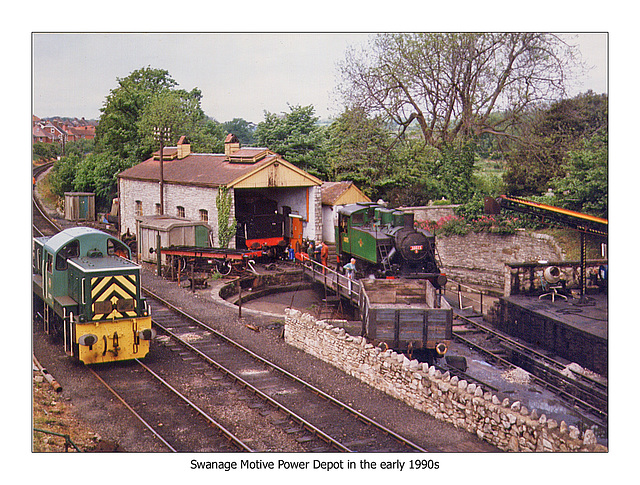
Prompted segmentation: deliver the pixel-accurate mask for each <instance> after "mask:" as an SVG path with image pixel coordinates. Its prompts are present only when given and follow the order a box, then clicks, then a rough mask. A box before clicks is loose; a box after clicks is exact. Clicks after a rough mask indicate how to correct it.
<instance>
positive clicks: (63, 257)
mask: <svg viewBox="0 0 640 485" xmlns="http://www.w3.org/2000/svg"><path fill="white" fill-rule="evenodd" d="M79 255H80V242H78V241H71V242H70V243H69V244H67V245H66V246H65V247H63V248H62V249H61V250H60V251H59V252H58V254H57V255H56V269H57V270H58V271H64V270H66V269H67V259H69V258H77V257H78V256H79Z"/></svg>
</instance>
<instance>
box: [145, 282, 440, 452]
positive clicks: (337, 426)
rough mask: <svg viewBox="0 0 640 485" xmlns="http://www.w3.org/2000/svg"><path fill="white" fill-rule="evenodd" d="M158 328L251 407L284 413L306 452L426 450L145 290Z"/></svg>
mask: <svg viewBox="0 0 640 485" xmlns="http://www.w3.org/2000/svg"><path fill="white" fill-rule="evenodd" d="M147 293H148V295H149V298H148V300H149V302H150V304H151V305H152V307H153V309H154V311H153V322H154V325H155V326H156V328H157V329H159V330H161V331H162V332H165V333H166V334H167V335H168V336H170V337H171V338H172V339H174V340H175V341H176V342H177V343H179V345H180V348H181V349H186V350H188V352H189V355H187V354H185V355H184V358H193V355H197V356H198V358H200V359H203V360H204V361H206V362H207V363H208V364H209V365H211V366H213V368H214V369H215V370H216V371H217V372H220V373H222V374H223V375H224V376H225V378H226V379H228V380H230V381H232V382H233V383H234V384H236V385H238V386H240V387H242V388H243V389H244V390H245V391H246V392H248V393H249V394H250V395H251V396H252V402H253V404H252V405H253V406H255V407H258V408H263V409H264V412H265V413H271V412H277V413H279V414H281V415H284V416H285V417H286V420H288V421H289V422H290V423H292V424H293V427H290V428H289V431H290V432H294V433H300V437H299V438H297V440H298V441H299V442H300V443H301V444H302V445H303V446H304V447H305V449H306V450H307V451H318V452H327V451H346V452H350V451H357V452H407V451H414V452H416V451H417V452H426V451H427V450H425V449H424V448H422V447H420V446H419V445H417V444H415V443H413V442H411V441H410V440H408V439H406V438H404V437H402V436H400V435H398V434H396V433H394V432H393V431H392V430H390V429H388V428H386V427H385V426H383V425H382V424H380V423H377V422H376V421H374V420H372V419H370V418H368V417H367V416H365V415H363V414H362V413H360V412H358V411H357V410H355V409H353V408H351V407H350V406H349V405H348V404H346V403H343V402H340V401H338V400H336V399H334V398H333V397H331V396H329V395H328V394H326V393H324V392H323V391H321V390H320V389H318V388H316V387H314V386H313V385H311V384H309V383H307V382H305V381H303V380H301V379H299V378H298V377H296V376H294V375H292V374H290V373H289V372H287V371H286V370H285V369H282V368H281V367H279V366H277V365H276V364H274V363H272V362H269V361H267V360H266V359H264V358H262V357H260V356H259V355H257V354H255V353H254V352H252V351H251V350H249V349H247V348H245V347H243V346H242V345H240V344H238V343H237V342H234V341H232V340H231V339H229V338H227V337H225V336H224V335H222V334H220V333H219V332H217V331H216V330H214V329H212V328H211V327H209V326H208V325H206V324H205V323H203V322H201V321H199V320H197V319H195V318H193V317H191V316H189V315H188V314H186V313H185V312H183V311H182V310H179V309H177V308H176V307H174V306H173V305H171V304H170V303H168V302H166V301H164V300H163V299H162V298H160V297H159V296H158V295H154V294H152V293H151V292H147Z"/></svg>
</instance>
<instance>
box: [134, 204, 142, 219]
mask: <svg viewBox="0 0 640 485" xmlns="http://www.w3.org/2000/svg"><path fill="white" fill-rule="evenodd" d="M135 214H136V215H137V216H141V215H142V201H141V200H136V211H135Z"/></svg>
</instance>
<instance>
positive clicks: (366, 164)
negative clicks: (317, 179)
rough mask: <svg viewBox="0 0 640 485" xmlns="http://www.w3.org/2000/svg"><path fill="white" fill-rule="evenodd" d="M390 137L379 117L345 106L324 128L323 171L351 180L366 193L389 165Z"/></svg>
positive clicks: (374, 190)
mask: <svg viewBox="0 0 640 485" xmlns="http://www.w3.org/2000/svg"><path fill="white" fill-rule="evenodd" d="M392 145H393V140H392V137H391V133H390V132H389V129H388V128H387V126H386V125H385V122H384V120H383V119H382V118H381V117H376V118H370V117H369V116H367V114H366V113H365V112H364V110H362V109H358V108H354V109H352V110H345V111H344V113H342V114H341V115H340V116H339V117H338V118H337V119H336V120H334V121H333V122H332V123H331V124H330V125H329V126H328V127H327V129H326V130H325V139H324V152H325V156H326V169H325V170H326V173H327V175H328V177H329V179H330V180H336V181H340V180H351V181H353V182H355V184H356V185H357V186H358V187H362V190H364V191H365V193H366V194H367V195H368V196H369V197H377V196H379V194H378V187H377V186H378V181H379V180H381V179H383V178H384V177H385V174H386V173H387V171H388V169H389V168H390V164H392V163H391V157H392V154H391V152H390V148H391V146H392Z"/></svg>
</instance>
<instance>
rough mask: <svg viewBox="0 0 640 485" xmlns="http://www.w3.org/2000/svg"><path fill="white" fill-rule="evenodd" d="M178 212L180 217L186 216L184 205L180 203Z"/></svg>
mask: <svg viewBox="0 0 640 485" xmlns="http://www.w3.org/2000/svg"><path fill="white" fill-rule="evenodd" d="M176 212H177V214H178V217H185V215H184V207H182V206H180V205H179V206H178V207H176Z"/></svg>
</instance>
